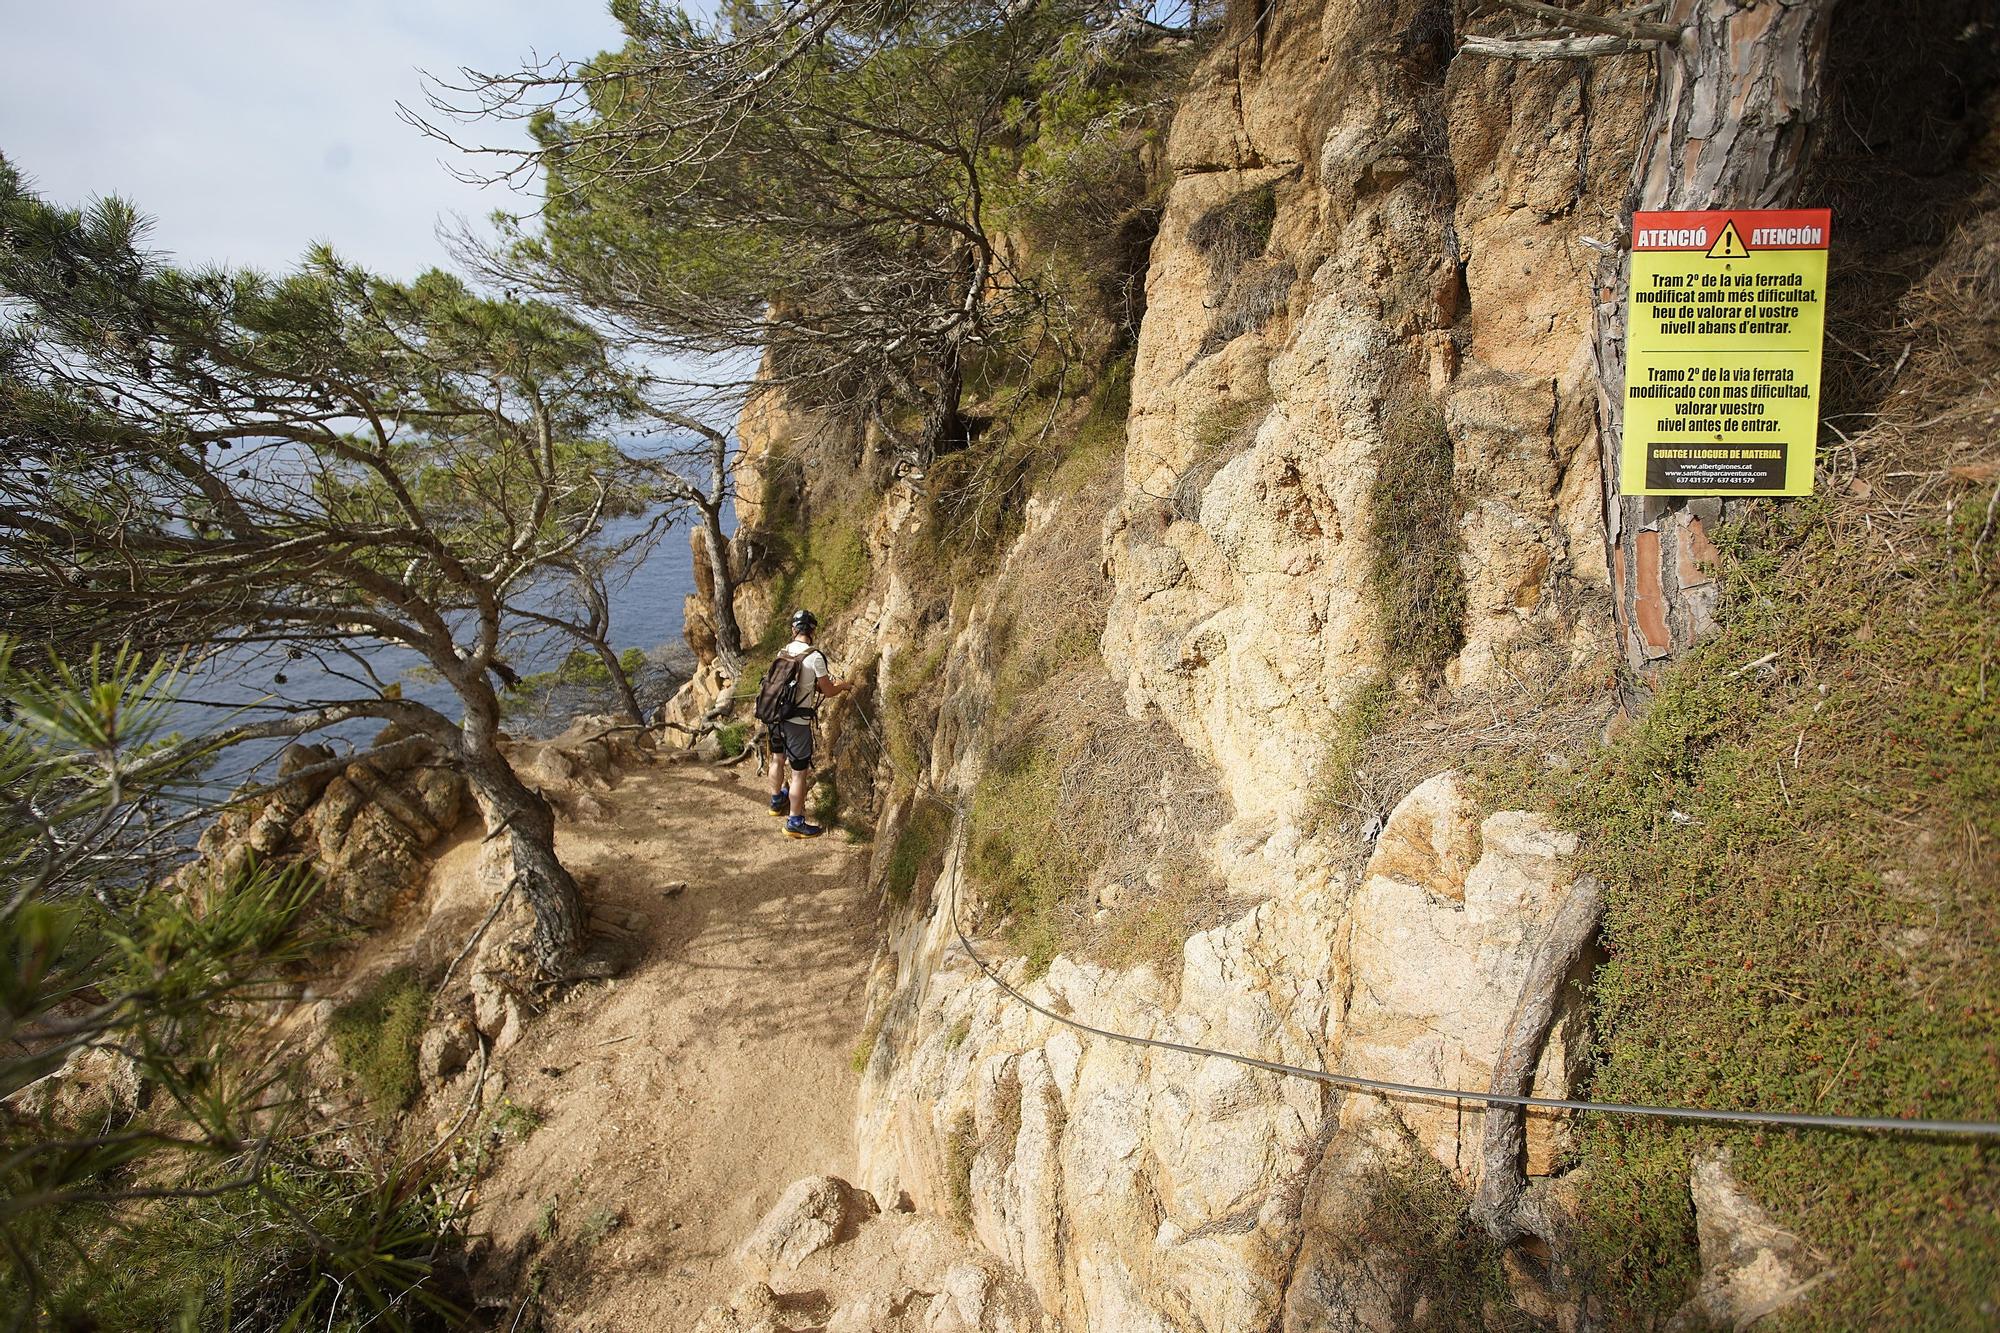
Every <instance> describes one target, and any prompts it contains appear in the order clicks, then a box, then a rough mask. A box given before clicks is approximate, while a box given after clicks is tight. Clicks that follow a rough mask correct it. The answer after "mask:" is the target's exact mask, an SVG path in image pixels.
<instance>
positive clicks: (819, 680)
mask: <svg viewBox="0 0 2000 1333" xmlns="http://www.w3.org/2000/svg"><path fill="white" fill-rule="evenodd" d="M818 629H819V617H818V616H816V615H814V614H813V613H812V612H810V611H794V612H792V641H791V642H790V643H788V644H786V645H785V647H784V651H783V652H781V653H779V654H778V657H777V660H776V661H774V662H772V663H771V669H770V670H769V671H766V672H765V673H764V683H763V685H762V686H761V687H760V688H759V689H758V691H757V720H758V721H760V722H762V723H763V724H764V734H765V736H766V738H767V740H768V743H769V746H770V754H771V813H772V814H774V815H786V814H789V815H790V818H788V819H787V820H785V836H786V837H788V838H817V837H818V836H819V835H820V834H821V833H823V832H825V830H824V829H822V828H821V827H820V826H819V825H817V824H813V823H809V822H808V821H807V819H806V787H807V785H808V784H809V783H810V781H811V776H812V774H811V769H812V759H813V724H814V722H815V721H817V720H818V717H819V700H820V696H821V695H825V696H827V697H828V698H832V697H833V696H835V695H840V694H845V693H847V691H848V690H850V689H852V688H853V686H852V685H850V684H846V683H843V682H841V681H837V680H835V679H834V678H833V676H832V673H831V672H830V671H829V669H828V667H827V664H826V654H825V653H823V652H821V651H820V650H819V649H817V648H815V647H813V634H814V632H815V631H816V630H818ZM781 760H782V761H784V762H780V761H781ZM788 773H789V774H790V778H789V781H788V780H787V777H786V775H787V774H788ZM788 788H789V790H788Z"/></svg>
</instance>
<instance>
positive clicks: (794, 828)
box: [785, 815, 826, 838]
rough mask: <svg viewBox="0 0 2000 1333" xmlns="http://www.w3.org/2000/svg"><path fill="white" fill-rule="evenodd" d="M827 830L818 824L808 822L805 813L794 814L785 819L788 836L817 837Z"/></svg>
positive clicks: (786, 834)
mask: <svg viewBox="0 0 2000 1333" xmlns="http://www.w3.org/2000/svg"><path fill="white" fill-rule="evenodd" d="M824 832H826V830H825V829H823V828H821V827H820V826H819V825H817V824H808V823H807V822H806V820H805V817H804V816H803V815H793V816H792V817H791V818H790V819H787V820H786V821H785V836H786V837H788V838H817V837H818V836H819V835H820V834H822V833H824Z"/></svg>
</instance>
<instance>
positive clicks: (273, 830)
mask: <svg viewBox="0 0 2000 1333" xmlns="http://www.w3.org/2000/svg"><path fill="white" fill-rule="evenodd" d="M278 779H279V781H278V783H277V785H276V786H275V787H274V788H273V789H272V791H271V792H270V793H269V794H268V795H265V796H263V797H261V798H259V799H257V800H254V801H251V802H248V803H246V804H244V805H240V806H234V807H231V808H229V809H227V810H225V811H223V812H222V814H221V815H219V816H218V817H217V819H216V821H215V823H214V824H212V825H210V826H209V828H208V829H207V831H206V832H204V833H203V834H202V838H201V842H200V844H199V850H200V857H199V858H198V859H197V861H196V862H195V863H194V864H193V865H192V866H191V867H190V868H189V869H188V870H186V871H184V872H183V881H182V882H183V883H184V884H187V885H189V886H191V887H194V888H196V889H197V890H198V891H206V889H207V887H209V886H214V885H219V884H223V883H226V882H228V880H229V879H230V878H231V877H232V876H234V875H236V874H238V873H239V872H240V871H241V870H242V869H243V868H244V867H245V866H247V865H248V864H249V863H250V862H251V861H252V860H253V859H254V860H258V861H263V862H267V863H271V862H278V863H284V862H293V861H304V862H307V863H309V864H311V865H312V866H313V867H314V869H315V870H316V871H317V872H318V874H319V876H320V878H321V880H322V883H323V888H322V889H321V892H320V894H319V897H318V906H319V908H320V910H322V911H323V912H325V913H326V914H327V915H328V916H330V917H332V918H334V919H335V920H338V921H339V922H341V923H343V924H345V925H349V926H353V927H355V928H358V929H364V930H369V929H375V928H378V927H380V926H383V925H385V924H387V923H388V921H389V920H390V919H391V917H393V916H394V915H395V913H396V910H397V909H398V908H399V907H400V906H402V905H403V904H404V903H406V902H407V901H408V900H409V898H410V896H411V895H412V894H413V893H415V891H416V890H417V888H418V887H419V886H420V885H421V883H422V880H423V875H424V872H425V870H426V868H427V867H428V865H429V856H430V854H431V853H432V851H433V850H434V849H435V848H436V847H437V845H438V844H439V843H440V842H441V841H442V840H443V838H444V836H445V835H446V834H447V833H449V832H450V831H451V830H453V829H455V828H456V827H457V826H458V822H459V819H460V817H461V816H462V815H464V814H465V813H467V812H468V811H469V810H470V802H469V801H468V800H467V799H466V784H465V779H464V778H463V777H462V776H460V775H459V774H458V773H457V772H456V771H455V770H453V769H451V768H448V767H446V766H444V765H443V764H442V763H441V762H440V761H439V759H438V755H437V751H436V748H435V747H434V746H432V745H431V744H430V743H429V742H427V741H425V740H423V739H422V738H421V737H414V736H410V735H408V734H406V733H404V732H402V731H401V730H400V729H398V728H396V727H390V728H388V729H386V730H385V731H383V732H382V733H381V734H380V735H378V736H377V737H376V738H375V739H374V741H373V742H371V743H370V744H369V746H368V747H367V749H366V750H365V752H364V753H363V754H362V755H361V756H360V757H357V758H355V759H354V760H353V761H352V762H349V763H346V764H344V765H343V764H342V763H341V762H340V760H339V759H338V758H337V757H336V756H335V755H334V753H333V751H332V750H331V749H329V748H328V747H326V746H323V745H304V744H299V745H293V746H291V747H289V748H288V749H287V750H286V751H285V752H284V754H283V755H281V756H280V758H279V763H278Z"/></svg>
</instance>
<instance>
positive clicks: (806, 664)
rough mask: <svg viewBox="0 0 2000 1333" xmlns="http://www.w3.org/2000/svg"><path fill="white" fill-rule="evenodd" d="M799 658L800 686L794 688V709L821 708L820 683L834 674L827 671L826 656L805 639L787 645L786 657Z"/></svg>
mask: <svg viewBox="0 0 2000 1333" xmlns="http://www.w3.org/2000/svg"><path fill="white" fill-rule="evenodd" d="M801 653H803V654H804V656H803V657H799V674H798V676H797V680H798V684H797V685H795V686H794V687H793V692H792V707H793V708H803V709H807V710H817V709H818V708H819V681H820V677H822V676H829V675H832V674H833V673H832V672H831V671H829V670H827V665H826V654H825V653H823V652H821V651H820V650H819V649H817V648H815V647H813V646H812V645H811V644H809V643H807V642H806V641H805V640H804V639H793V640H792V641H791V642H790V643H788V644H786V645H785V656H787V657H796V656H798V655H799V654H801Z"/></svg>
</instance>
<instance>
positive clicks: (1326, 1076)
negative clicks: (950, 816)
mask: <svg viewBox="0 0 2000 1333" xmlns="http://www.w3.org/2000/svg"><path fill="white" fill-rule="evenodd" d="M933 799H936V798H935V797H934V798H933ZM951 928H952V930H953V932H954V933H956V934H957V936H958V942H959V945H960V947H962V948H963V949H964V950H965V952H966V955H967V956H968V957H970V958H971V959H972V961H973V962H974V963H976V964H977V965H978V967H979V970H980V971H981V972H983V973H985V974H986V979H987V980H988V981H991V982H992V983H993V984H994V985H995V986H998V987H999V988H1000V989H1001V990H1002V991H1004V992H1005V993H1006V994H1007V995H1009V996H1010V997H1012V998H1013V999H1014V1000H1015V1001H1016V1002H1018V1003H1020V1004H1022V1005H1025V1006H1027V1007H1028V1008H1029V1009H1032V1010H1034V1011H1035V1012H1036V1013H1038V1014H1040V1015H1041V1016H1042V1017H1044V1018H1048V1019H1052V1020H1054V1021H1055V1022H1057V1023H1061V1024H1062V1025H1063V1026H1065V1027H1069V1028H1074V1029H1076V1030H1077V1031H1078V1032H1087V1033H1089V1034H1090V1035H1091V1036H1094V1037H1103V1038H1105V1039H1106V1040H1108V1041H1117V1042H1123V1043H1125V1044H1126V1045H1128V1046H1144V1047H1150V1048H1152V1049H1154V1050H1161V1051H1177V1052H1179V1053H1180V1054H1182V1055H1193V1056H1206V1057H1209V1058H1212V1059H1217V1060H1231V1061H1234V1062H1235V1063H1237V1064H1239V1065H1248V1066H1249V1067H1250V1068H1252V1069H1262V1070H1265V1071H1267V1072H1269V1073H1273V1074H1281V1075H1285V1076H1287V1077H1290V1078H1304V1079H1311V1080H1313V1081H1314V1082H1317V1083H1327V1084H1331V1085H1333V1086H1335V1087H1341V1088H1351V1089H1355V1090H1358V1091H1362V1092H1376V1093H1383V1094H1387V1095H1391V1096H1401V1097H1418V1098H1431V1099H1433V1100H1437V1099H1442V1100H1447V1101H1461V1102H1485V1103H1488V1104H1490V1105H1495V1106H1536V1107H1546V1108H1548V1109H1550V1110H1557V1111H1594V1112H1599V1113H1602V1114H1605V1115H1629V1116H1645V1117H1649V1118H1653V1119H1664V1120H1714V1121H1724V1122H1728V1123H1731V1124H1747V1125H1787V1126H1791V1127H1793V1128H1796V1129H1865V1130H1892V1131H1898V1132H1901V1133H1907V1134H1958V1135H1974V1136H1978V1137H2000V1123H1995V1122H1993V1121H1989V1120H1917V1119H1905V1118H1901V1117H1897V1116H1865V1115H1808V1114H1805V1113H1803V1112H1797V1111H1719V1110H1711V1109H1709V1108H1707V1107H1700V1106H1641V1105H1636V1104H1629V1103H1625V1102H1585V1101H1571V1100H1568V1099H1566V1098H1562V1097H1528V1096H1513V1095H1510V1094H1507V1093H1499V1092H1473V1091H1470V1090H1468V1089H1465V1088H1432V1087H1426V1086H1424V1085H1423V1084H1421V1083H1396V1082H1392V1081H1390V1080H1388V1079H1380V1078H1363V1077H1362V1076H1360V1075H1358V1074H1336V1073H1333V1072H1331V1071H1330V1070H1325V1069H1307V1068H1304V1067H1302V1066H1299V1065H1288V1064H1282V1063H1280V1062H1278V1061H1276V1060H1264V1059H1259V1058H1258V1057H1257V1056H1254V1055H1243V1054H1240V1053H1238V1052H1236V1051H1219V1050H1215V1049H1212V1048H1210V1047H1207V1046H1192V1045H1189V1044H1187V1043H1185V1042H1178V1041H1166V1040H1163V1039H1161V1038H1158V1037H1139V1036H1134V1035H1133V1034H1132V1033H1129V1032H1116V1031H1113V1030H1112V1029H1110V1028H1101V1027H1096V1026H1094V1025H1092V1024H1090V1023H1085V1022H1081V1021H1080V1020H1078V1019H1074V1018H1070V1017H1068V1016H1067V1015H1064V1014H1059V1013H1057V1012H1055V1011H1054V1010H1053V1009H1050V1008H1048V1007H1047V1006H1045V1005H1041V1004H1037V1003H1036V1002H1035V1001H1033V1000H1031V999H1029V998H1028V997H1027V996H1026V995H1023V994H1022V993H1021V992H1020V991H1019V990H1018V989H1016V988H1015V987H1014V986H1013V985H1012V984H1010V983H1009V982H1008V981H1007V980H1006V978H1004V977H1002V976H1001V975H1000V973H999V971H998V969H996V968H995V967H994V966H993V964H992V963H990V962H988V961H987V959H986V958H985V956H984V955H982V954H981V953H980V952H979V950H978V949H976V948H975V947H973V943H972V940H971V939H970V938H969V937H968V936H967V935H966V933H965V927H964V926H963V925H961V924H960V922H959V917H958V886H957V884H953V886H952V893H951Z"/></svg>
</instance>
